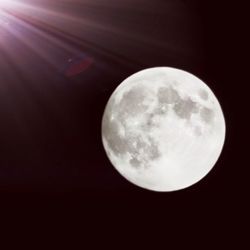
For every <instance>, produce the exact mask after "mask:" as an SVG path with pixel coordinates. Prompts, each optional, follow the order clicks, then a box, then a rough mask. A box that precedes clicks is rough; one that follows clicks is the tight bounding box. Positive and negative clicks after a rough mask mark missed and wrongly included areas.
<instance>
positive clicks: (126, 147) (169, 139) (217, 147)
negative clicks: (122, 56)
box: [102, 67, 226, 191]
mask: <svg viewBox="0 0 250 250" xmlns="http://www.w3.org/2000/svg"><path fill="white" fill-rule="evenodd" d="M225 130H226V129H225V120H224V116H223V112H222V110H221V106H220V104H219V102H218V100H217V98H216V97H215V95H214V94H213V92H212V91H211V89H210V88H209V87H208V86H207V85H206V84H205V83H204V82H202V81H201V80H200V79H198V78H197V77H195V76H194V75H192V74H190V73H188V72H185V71H182V70H178V69H174V68H168V67H158V68H151V69H146V70H143V71H140V72H138V73H136V74H134V75H132V76H130V77H129V78H127V79H126V80H125V81H123V82H122V83H121V84H120V85H119V86H118V87H117V89H116V90H115V91H114V93H113V94H112V96H111V97H110V99H109V101H108V104H107V106H106V108H105V112H104V115H103V120H102V141H103V145H104V148H105V151H106V153H107V155H108V157H109V159H110V161H111V163H112V164H113V165H114V167H115V168H116V169H117V170H118V172H119V173H120V174H121V175H122V176H124V177H125V178H126V179H127V180H128V181H130V182H132V183H134V184H135V185H138V186H140V187H142V188H146V189H149V190H154V191H174V190H179V189H183V188H186V187H189V186H191V185H193V184H194V183H196V182H198V181H199V180H201V179H202V178H203V177H204V176H205V175H207V173H208V172H209V171H210V170H211V169H212V168H213V166H214V165H215V163H216V161H217V159H218V158H219V156H220V154H221V151H222V148H223V144H224V140H225Z"/></svg>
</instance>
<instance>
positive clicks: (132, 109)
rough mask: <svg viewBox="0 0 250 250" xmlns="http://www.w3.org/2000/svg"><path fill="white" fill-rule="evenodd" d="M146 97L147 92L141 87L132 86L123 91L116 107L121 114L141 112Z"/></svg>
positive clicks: (144, 105)
mask: <svg viewBox="0 0 250 250" xmlns="http://www.w3.org/2000/svg"><path fill="white" fill-rule="evenodd" d="M146 98H147V93H146V91H145V89H144V88H143V87H134V88H133V89H131V90H129V91H127V92H125V93H124V94H123V96H122V99H121V101H120V103H119V104H117V107H118V108H119V114H120V115H121V116H126V115H128V114H129V115H132V116H135V115H137V114H141V113H142V112H144V111H146V110H147V108H148V105H146V104H145V103H144V100H145V99H146Z"/></svg>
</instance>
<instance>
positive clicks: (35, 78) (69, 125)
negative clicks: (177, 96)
mask: <svg viewBox="0 0 250 250" xmlns="http://www.w3.org/2000/svg"><path fill="white" fill-rule="evenodd" d="M218 2H219V3H218ZM218 2H216V4H215V3H213V1H198V0H197V1H196V0H190V1H189V0H154V1H152V0H124V1H122V0H120V1H115V0H82V1H81V0H57V1H49V0H36V1H31V0H23V1H17V3H16V5H13V6H4V7H3V9H2V11H1V12H0V142H1V143H0V193H1V197H2V198H3V197H4V198H6V199H7V200H8V199H9V200H16V201H24V203H28V204H30V203H33V201H34V200H36V201H38V200H39V201H42V203H44V204H49V202H55V200H56V201H58V204H64V205H65V203H67V204H73V205H72V206H73V207H74V206H75V207H76V206H78V207H80V208H78V209H79V210H78V212H79V211H80V210H81V209H83V210H84V209H86V207H87V210H88V211H90V210H91V209H92V205H91V204H94V203H95V204H96V203H100V204H102V205H104V204H106V205H104V206H106V208H107V203H109V204H113V205H114V204H117V203H119V204H122V205H121V206H120V210H119V209H118V211H122V212H125V211H130V212H131V210H133V209H135V210H136V211H137V212H138V211H140V209H141V208H142V207H143V205H145V206H146V207H147V209H146V210H145V211H146V212H145V213H147V212H149V211H154V212H155V211H159V212H161V215H163V214H164V212H163V211H165V210H167V211H168V212H170V213H172V214H179V213H181V211H182V208H183V207H186V208H187V210H186V216H187V217H191V218H192V217H194V216H198V220H199V218H200V219H201V220H202V218H203V217H202V216H203V214H202V212H200V211H210V212H211V213H213V216H215V217H216V216H218V217H219V215H218V213H222V214H223V213H224V212H223V211H225V208H226V207H227V206H229V205H228V204H229V203H230V202H232V203H234V199H236V197H237V198H239V196H238V195H237V192H236V193H235V187H233V186H232V177H233V176H236V175H237V174H236V175H235V172H234V169H235V168H236V167H238V166H239V165H240V164H239V163H236V155H234V154H233V152H235V151H234V149H233V147H234V146H235V143H236V139H237V136H236V135H235V132H234V130H235V128H234V126H235V125H236V122H235V119H236V116H237V108H236V106H235V105H234V104H233V102H232V99H233V98H232V94H233V93H234V95H236V96H237V97H236V98H239V95H238V93H237V90H235V88H234V86H233V82H234V79H235V78H234V76H233V72H234V73H235V70H233V68H234V67H233V65H235V64H237V60H236V56H237V55H238V52H236V51H235V49H234V48H239V47H240V46H239V44H237V43H239V41H238V38H237V37H238V36H237V35H236V34H237V32H238V31H239V28H238V27H239V26H237V22H239V18H238V17H237V16H235V15H236V14H235V13H238V14H237V15H238V16H241V14H240V13H239V12H237V11H236V10H235V12H234V11H233V10H234V8H235V6H231V5H230V3H227V5H225V4H224V3H223V1H218ZM232 13H234V18H233V15H232ZM79 64H80V66H79ZM77 65H78V66H77ZM156 66H170V67H176V68H180V69H183V70H186V71H189V72H191V73H193V74H194V75H196V76H198V77H199V78H201V79H202V80H203V81H204V82H206V83H207V84H208V86H209V87H210V88H211V89H212V90H213V92H214V93H215V95H216V96H217V98H218V100H219V101H220V103H221V106H222V109H223V112H224V115H225V120H226V128H227V132H226V142H225V145H224V149H223V152H222V155H221V157H220V158H219V161H218V163H217V164H216V166H215V167H214V169H213V170H212V171H211V172H210V173H209V174H208V175H207V176H206V177H205V178H204V179H203V180H202V181H200V182H199V183H197V184H196V185H194V186H191V187H189V188H188V189H185V190H182V191H179V192H173V193H155V192H150V191H147V190H143V189H141V188H139V187H136V186H134V185H132V184H131V183H129V182H127V181H126V180H125V179H124V178H123V177H122V176H120V174H119V173H118V172H117V171H116V170H115V169H114V168H113V167H112V165H111V163H110V162H109V160H108V158H107V156H106V154H105V151H104V149H103V146H102V141H101V120H102V115H103V112H104V108H105V105H106V103H107V101H108V99H109V97H110V95H111V94H112V92H113V91H114V89H115V88H116V87H117V86H118V85H119V84H120V83H121V82H122V81H123V80H124V79H125V78H127V77H128V76H130V75H131V74H133V73H135V72H137V71H139V70H142V69H145V68H149V67H156ZM72 67H80V70H79V68H78V70H79V72H76V73H75V74H74V73H73V75H67V72H69V71H70V70H72ZM73 71H74V70H73ZM235 182H236V183H237V182H238V180H235ZM237 186H238V185H237ZM69 201H70V202H69ZM21 203H22V202H21ZM142 204H143V205H142ZM187 204H188V205H187ZM225 204H227V205H225ZM62 206H63V205H62ZM67 206H70V205H67ZM93 207H94V205H93ZM121 207H122V208H121ZM95 209H96V208H95ZM138 209H139V210H138ZM198 211H199V212H198ZM204 213H205V212H204ZM117 214H118V213H117ZM182 216H183V215H182ZM216 218H217V217H216ZM196 219H197V218H196Z"/></svg>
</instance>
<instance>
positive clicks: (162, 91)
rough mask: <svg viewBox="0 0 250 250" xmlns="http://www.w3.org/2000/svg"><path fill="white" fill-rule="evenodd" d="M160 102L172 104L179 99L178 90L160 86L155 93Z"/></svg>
mask: <svg viewBox="0 0 250 250" xmlns="http://www.w3.org/2000/svg"><path fill="white" fill-rule="evenodd" d="M157 96H158V101H159V103H160V104H173V103H176V102H178V101H179V100H180V96H179V94H178V92H177V91H176V90H175V89H173V88H172V87H168V88H167V87H161V88H159V90H158V93H157Z"/></svg>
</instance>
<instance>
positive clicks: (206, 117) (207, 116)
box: [200, 107, 214, 123]
mask: <svg viewBox="0 0 250 250" xmlns="http://www.w3.org/2000/svg"><path fill="white" fill-rule="evenodd" d="M200 115H201V118H202V120H203V121H205V122H206V123H209V122H211V121H212V120H213V117H214V112H213V110H212V109H209V108H206V107H203V108H202V109H201V111H200Z"/></svg>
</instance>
